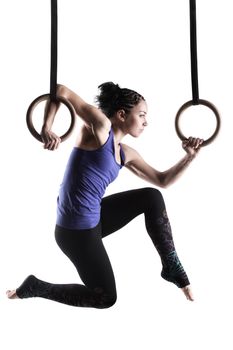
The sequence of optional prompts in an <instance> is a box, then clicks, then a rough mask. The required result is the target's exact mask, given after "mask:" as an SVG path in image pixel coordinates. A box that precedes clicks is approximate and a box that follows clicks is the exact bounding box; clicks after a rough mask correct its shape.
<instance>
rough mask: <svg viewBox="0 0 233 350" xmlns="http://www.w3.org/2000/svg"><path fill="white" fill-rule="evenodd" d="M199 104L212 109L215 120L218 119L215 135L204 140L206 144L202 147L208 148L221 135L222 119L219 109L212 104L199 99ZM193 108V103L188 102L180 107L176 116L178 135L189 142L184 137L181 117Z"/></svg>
mask: <svg viewBox="0 0 233 350" xmlns="http://www.w3.org/2000/svg"><path fill="white" fill-rule="evenodd" d="M198 104H200V105H204V106H206V107H208V108H210V109H211V110H212V111H213V113H214V115H215V118H216V129H215V131H214V133H213V135H212V136H210V137H209V138H208V139H206V140H204V142H203V143H202V146H206V145H208V144H210V143H211V142H212V141H213V140H214V139H215V137H216V136H217V134H218V133H219V129H220V124H221V119H220V115H219V112H218V110H217V108H216V107H215V106H214V105H213V104H212V103H211V102H209V101H206V100H201V99H199V100H198ZM191 106H193V101H188V102H186V103H184V104H183V105H182V106H181V107H180V109H179V110H178V112H177V114H176V118H175V128H176V133H177V135H178V136H179V138H180V139H181V140H182V141H184V140H187V137H186V136H184V134H183V133H182V132H181V130H180V116H181V114H182V113H183V112H184V111H185V110H186V109H187V108H189V107H191Z"/></svg>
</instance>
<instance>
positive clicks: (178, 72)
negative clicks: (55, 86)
mask: <svg viewBox="0 0 233 350" xmlns="http://www.w3.org/2000/svg"><path fill="white" fill-rule="evenodd" d="M231 5H232V4H231V1H230V0H223V1H217V0H202V1H200V0H199V1H198V0H197V17H198V23H197V24H198V58H199V84H200V97H201V98H204V99H207V100H210V101H212V102H213V103H214V104H215V105H216V106H217V107H218V109H219V110H220V112H221V116H222V128H221V133H220V135H219V137H218V138H217V139H216V142H214V143H213V144H211V145H210V146H208V147H205V148H203V149H202V150H201V152H200V154H199V156H198V158H197V159H196V160H195V161H194V162H193V163H192V164H191V166H190V168H189V169H188V170H187V171H186V172H185V174H184V175H183V176H182V177H181V178H180V179H179V181H178V182H177V183H176V184H174V185H173V186H171V187H169V188H168V189H166V190H161V191H162V193H163V195H164V198H165V201H166V205H167V210H168V214H169V217H170V221H171V224H172V229H173V235H174V239H175V242H176V248H177V251H178V254H179V256H180V258H181V260H182V262H183V265H184V267H185V269H186V271H187V273H188V275H189V277H190V280H191V282H192V286H193V292H194V296H195V302H193V303H191V302H189V301H187V300H186V299H185V297H184V295H183V293H182V292H181V291H180V290H179V289H178V288H177V287H176V286H174V285H171V284H169V283H167V282H165V281H164V280H162V278H161V277H160V270H161V265H160V260H159V257H158V255H157V253H156V251H155V249H154V247H153V245H152V243H151V241H150V239H149V238H148V235H147V233H146V231H145V227H144V220H143V217H142V216H140V217H138V218H137V219H136V220H134V222H132V223H130V224H129V225H128V226H127V227H126V228H124V229H122V230H121V231H119V232H117V233H115V234H114V235H112V236H109V237H107V238H106V239H105V240H104V244H105V247H106V249H107V251H108V254H109V256H110V259H111V262H112V265H113V269H114V272H115V277H116V283H117V289H118V301H117V304H116V305H115V306H114V307H113V308H110V309H106V310H96V309H87V308H74V307H70V306H67V305H62V304H58V303H55V302H51V301H48V300H44V299H39V298H38V299H30V300H21V301H16V300H12V301H11V300H8V299H7V298H6V297H5V291H6V289H8V288H15V287H17V286H18V285H19V284H20V283H21V282H22V281H23V279H24V278H25V277H26V276H27V275H28V274H30V273H33V274H35V275H36V276H38V277H39V278H41V279H44V280H47V281H50V282H55V283H70V282H71V283H75V282H76V281H77V282H80V279H79V277H78V276H77V274H76V271H75V269H74V267H73V266H72V264H71V263H70V262H69V260H68V259H67V258H66V257H65V256H64V255H63V253H62V252H61V251H60V250H59V248H58V247H57V245H56V243H55V240H54V236H53V230H54V224H55V217H56V216H55V215H56V197H57V193H58V189H59V185H60V182H61V179H62V176H63V171H64V167H65V165H66V161H67V158H68V156H69V153H70V150H71V148H72V147H73V144H74V140H75V134H76V133H77V130H76V132H74V134H73V135H72V137H71V138H70V139H69V140H68V141H66V142H65V143H64V144H62V145H61V146H60V149H59V150H58V151H56V152H48V151H45V150H43V148H42V145H41V144H40V143H39V142H37V141H36V140H35V139H33V138H32V136H31V135H30V133H29V132H28V130H27V128H26V124H25V115H26V110H27V107H28V105H29V104H30V102H31V101H32V100H33V99H34V98H36V97H37V96H38V95H41V94H44V93H47V92H48V91H49V69H50V1H48V0H47V1H45V0H40V1H39V0H38V1H35V0H34V1H29V0H21V1H16V0H14V1H1V7H0V32H1V66H0V69H1V71H0V77H1V92H0V96H1V136H2V137H1V244H0V247H1V254H0V256H1V279H0V283H1V285H0V295H1V296H0V302H1V308H0V318H1V324H2V326H1V333H2V334H1V340H0V342H1V348H4V349H9V350H11V349H15V348H17V349H23V350H29V349H32V348H33V349H35V350H37V349H41V348H44V349H48V348H52V349H58V350H60V349H71V348H74V349H76V348H77V349H83V350H86V349H88V350H89V349H92V348H94V349H101V350H105V349H111V350H116V349H119V348H124V349H126V348H129V349H132V348H135V347H136V348H138V349H142V348H144V349H147V350H150V349H155V348H156V349H160V350H167V349H170V348H171V347H172V348H174V349H182V350H183V349H186V348H189V349H190V350H191V349H192V350H193V349H195V350H196V349H211V348H216V349H220V348H221V349H224V350H228V349H232V346H233V344H232V343H233V342H232V338H231V336H230V331H231V330H232V325H231V321H232V312H233V302H232V292H233V288H232V220H231V218H232V194H233V193H232V192H233V191H232V183H231V180H232V175H233V174H232V170H231V169H230V168H231V164H230V163H231V159H232V151H231V149H232V142H231V137H232V126H233V123H232V118H233V116H232V96H233V95H232V94H233V92H232V82H233V64H232V62H233V49H232V38H233V23H232V7H231ZM109 80H111V81H114V82H115V83H119V84H120V86H121V87H128V88H132V89H134V90H136V91H138V92H140V93H141V94H143V95H144V96H145V98H146V100H147V102H148V106H149V116H148V122H149V126H148V127H147V130H146V131H145V132H144V134H143V135H142V136H141V137H140V138H139V139H132V138H127V140H124V141H125V142H127V143H128V144H130V145H132V146H133V147H135V148H136V149H137V150H138V151H139V152H140V153H141V154H142V155H143V156H144V158H145V160H146V161H148V162H149V163H150V164H151V165H153V166H154V167H155V168H157V169H158V170H164V169H166V168H168V167H170V166H172V165H173V164H174V163H175V162H177V161H178V160H179V159H180V158H181V157H183V155H184V151H183V150H182V148H181V142H180V140H179V139H178V137H177V135H176V133H175V129H174V119H175V114H176V111H177V110H178V108H179V107H180V106H181V105H182V104H183V103H184V102H186V101H187V100H190V98H191V84H190V61H189V5H188V0H177V1H174V0H166V1H164V0H163V1H162V0H156V1H155V0H153V1H152V0H144V1H139V0H134V1H132V0H118V1H111V0H98V1H94V0H85V1H75V0H66V1H64V0H60V1H59V66H58V81H59V82H60V83H63V84H65V85H67V86H69V87H70V88H71V89H73V90H75V91H76V92H77V93H78V94H79V95H80V96H82V97H83V98H84V99H85V100H86V101H88V102H89V103H93V100H94V96H95V95H96V93H97V86H98V85H99V84H101V83H102V82H105V81H109ZM192 110H193V111H196V112H197V113H196V114H197V115H198V116H199V115H200V113H202V112H203V108H200V107H195V108H193V109H192ZM62 111H63V112H62ZM199 112H200V113H199ZM37 114H38V113H37ZM202 114H203V117H202V118H201V119H200V118H198V120H199V126H198V123H197V125H193V126H192V127H190V129H188V128H189V126H190V125H191V121H190V124H189V122H187V121H186V128H187V130H186V132H187V133H188V134H190V135H192V134H193V128H194V127H195V128H196V127H197V130H198V131H197V133H198V135H193V136H201V137H206V135H207V136H208V133H209V132H211V131H212V129H211V128H213V125H214V123H213V120H214V116H213V115H212V114H211V113H210V114H209V111H208V110H207V109H204V113H202ZM65 115H67V117H65ZM35 117H36V116H35ZM38 118H39V116H38ZM187 118H188V113H187ZM190 118H191V116H190ZM58 119H59V120H60V122H58V124H59V125H58V126H57V127H58V128H62V127H64V128H65V127H66V123H67V121H68V120H69V118H68V113H67V112H66V110H65V109H64V110H61V113H60V114H59V116H58ZM41 120H42V119H41ZM185 120H189V119H185ZM190 120H191V119H190ZM39 123H40V120H39V121H38V125H39ZM78 123H79V120H78ZM78 123H77V128H78ZM184 123H185V121H184ZM194 124H195V123H194ZM200 124H201V125H200ZM59 130H60V129H59ZM202 130H203V131H202ZM202 133H207V134H202ZM188 136H189V135H188ZM147 185H148V184H146V183H145V182H143V181H142V180H140V179H138V178H136V177H134V176H133V175H132V174H131V173H129V172H128V171H127V170H126V169H123V170H122V171H121V174H120V176H119V178H118V179H117V180H116V181H115V182H114V183H113V184H112V185H111V186H110V187H109V188H108V190H107V194H110V193H114V192H116V191H123V190H126V189H131V188H137V187H143V186H147ZM3 344H5V345H3Z"/></svg>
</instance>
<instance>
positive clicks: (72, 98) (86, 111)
mask: <svg viewBox="0 0 233 350" xmlns="http://www.w3.org/2000/svg"><path fill="white" fill-rule="evenodd" d="M59 94H60V95H61V96H63V97H65V98H67V99H68V101H69V102H70V103H71V104H72V106H73V107H74V109H75V112H76V113H77V115H78V116H79V117H80V118H81V119H82V120H83V121H84V123H85V124H86V125H87V126H88V127H91V128H92V129H93V128H94V129H96V130H97V129H101V128H105V129H106V128H107V129H110V125H111V122H110V120H109V119H108V118H107V116H106V115H105V114H104V113H103V112H102V111H101V110H100V109H98V108H97V107H95V106H92V105H90V104H89V103H87V102H86V101H84V100H83V99H82V98H81V97H80V96H79V95H77V94H76V93H75V92H74V91H72V90H70V89H69V88H67V87H65V86H62V85H60V86H59Z"/></svg>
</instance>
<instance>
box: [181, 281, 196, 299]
mask: <svg viewBox="0 0 233 350" xmlns="http://www.w3.org/2000/svg"><path fill="white" fill-rule="evenodd" d="M181 289H182V291H183V292H184V295H185V296H186V298H187V299H188V300H190V301H194V298H193V294H192V290H191V287H190V284H189V285H188V286H186V287H184V288H181Z"/></svg>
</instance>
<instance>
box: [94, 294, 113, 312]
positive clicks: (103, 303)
mask: <svg viewBox="0 0 233 350" xmlns="http://www.w3.org/2000/svg"><path fill="white" fill-rule="evenodd" d="M116 301H117V296H116V295H109V294H102V295H99V296H98V301H97V305H96V307H97V308H98V309H108V308H110V307H112V306H113V305H114V304H115V303H116Z"/></svg>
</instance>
